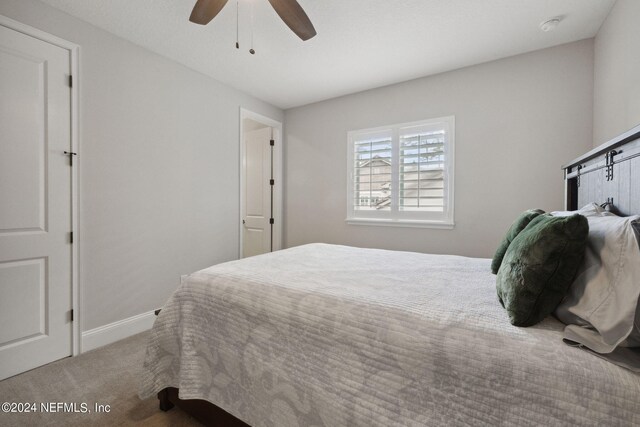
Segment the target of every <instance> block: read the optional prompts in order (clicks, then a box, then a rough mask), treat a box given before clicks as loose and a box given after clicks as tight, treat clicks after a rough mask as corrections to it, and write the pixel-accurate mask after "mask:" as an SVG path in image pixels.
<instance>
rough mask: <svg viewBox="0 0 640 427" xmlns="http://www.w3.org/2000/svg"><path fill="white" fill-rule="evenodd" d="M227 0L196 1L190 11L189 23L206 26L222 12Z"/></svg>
mask: <svg viewBox="0 0 640 427" xmlns="http://www.w3.org/2000/svg"><path fill="white" fill-rule="evenodd" d="M225 4H227V0H198V1H197V2H196V5H195V6H194V7H193V11H191V16H190V17H189V21H191V22H194V23H196V24H200V25H207V24H208V23H209V22H211V20H212V19H213V18H215V17H216V15H217V14H218V13H219V12H220V11H221V10H222V8H223V7H224V5H225Z"/></svg>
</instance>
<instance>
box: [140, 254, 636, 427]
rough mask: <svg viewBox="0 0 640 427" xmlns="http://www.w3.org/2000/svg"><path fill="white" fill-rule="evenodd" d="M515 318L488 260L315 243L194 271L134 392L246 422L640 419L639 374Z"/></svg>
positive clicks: (557, 332) (166, 311) (160, 326)
mask: <svg viewBox="0 0 640 427" xmlns="http://www.w3.org/2000/svg"><path fill="white" fill-rule="evenodd" d="M562 329H563V325H562V324H560V323H559V322H558V321H556V320H555V319H552V318H548V319H546V320H545V321H544V322H542V323H540V324H538V325H536V326H534V327H531V328H516V327H514V326H511V325H510V324H509V321H508V319H507V316H506V313H505V312H504V310H503V309H502V307H501V306H500V304H499V303H498V301H497V297H496V293H495V276H493V275H491V274H490V272H489V260H486V259H475V258H464V257H457V256H443V255H425V254H418V253H410V252H394V251H383V250H376V249H358V248H351V247H346V246H334V245H326V244H312V245H305V246H300V247H296V248H292V249H287V250H283V251H279V252H275V253H271V254H266V255H261V256H257V257H253V258H247V259H244V260H240V261H233V262H228V263H225V264H221V265H217V266H214V267H211V268H208V269H205V270H202V271H199V272H197V273H194V274H191V275H190V276H188V277H186V278H185V280H183V283H182V285H181V286H180V287H179V289H178V290H177V291H176V292H175V293H174V295H173V296H172V297H171V299H170V300H169V301H168V302H167V304H166V305H165V306H164V308H163V309H162V312H161V313H160V315H159V316H158V318H157V320H156V322H155V325H154V327H153V330H152V333H151V338H150V341H149V345H148V348H147V352H146V358H145V362H144V369H143V376H142V384H141V389H140V396H141V397H143V398H145V397H149V396H152V395H154V394H155V393H157V392H158V391H160V390H161V389H163V388H165V387H169V386H171V387H178V388H179V389H180V397H181V398H183V399H204V400H208V401H210V402H212V403H214V404H216V405H218V406H219V407H221V408H223V409H225V410H226V411H228V412H230V413H231V414H233V415H235V416H236V417H238V418H240V419H242V420H244V421H245V422H247V423H249V424H250V425H252V426H255V427H259V426H271V427H288V426H305V427H307V426H308V427H312V426H318V427H319V426H325V427H334V426H367V427H369V426H396V425H397V426H438V425H473V426H477V425H518V426H526V425H593V426H604V425H607V426H611V425H640V375H638V374H635V373H633V372H631V371H628V370H625V369H623V368H620V367H618V366H616V365H613V364H611V363H609V362H607V361H605V360H603V359H601V358H598V357H595V356H593V355H591V354H589V353H588V352H585V351H582V350H580V349H578V348H573V347H569V346H567V345H566V344H564V343H563V342H562Z"/></svg>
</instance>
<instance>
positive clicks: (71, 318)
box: [69, 308, 73, 322]
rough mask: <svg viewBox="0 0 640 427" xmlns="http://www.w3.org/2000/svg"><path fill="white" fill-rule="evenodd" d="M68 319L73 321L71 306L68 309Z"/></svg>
mask: <svg viewBox="0 0 640 427" xmlns="http://www.w3.org/2000/svg"><path fill="white" fill-rule="evenodd" d="M69 319H70V320H71V321H72V322H73V308H72V309H71V310H69Z"/></svg>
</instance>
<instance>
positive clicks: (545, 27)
mask: <svg viewBox="0 0 640 427" xmlns="http://www.w3.org/2000/svg"><path fill="white" fill-rule="evenodd" d="M561 20H562V18H560V17H555V18H551V19H549V20H547V21H544V22H543V23H541V24H540V29H541V30H542V31H544V32H545V33H548V32H549V31H553V30H555V29H556V27H557V26H558V25H559V24H560V21H561Z"/></svg>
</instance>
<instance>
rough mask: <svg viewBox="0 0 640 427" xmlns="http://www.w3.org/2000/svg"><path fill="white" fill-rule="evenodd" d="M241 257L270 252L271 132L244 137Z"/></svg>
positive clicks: (268, 129) (256, 132) (252, 133)
mask: <svg viewBox="0 0 640 427" xmlns="http://www.w3.org/2000/svg"><path fill="white" fill-rule="evenodd" d="M244 138H245V142H244V143H245V150H244V156H245V158H244V172H243V173H244V186H245V188H244V201H243V203H244V212H245V214H244V218H243V221H244V227H243V236H242V256H243V257H248V256H254V255H259V254H263V253H266V252H270V251H271V224H270V223H269V219H270V218H271V186H270V184H269V180H270V179H271V145H270V143H269V141H270V140H271V128H268V127H267V128H262V129H258V130H255V131H252V132H247V133H246V134H245V137H244Z"/></svg>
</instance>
